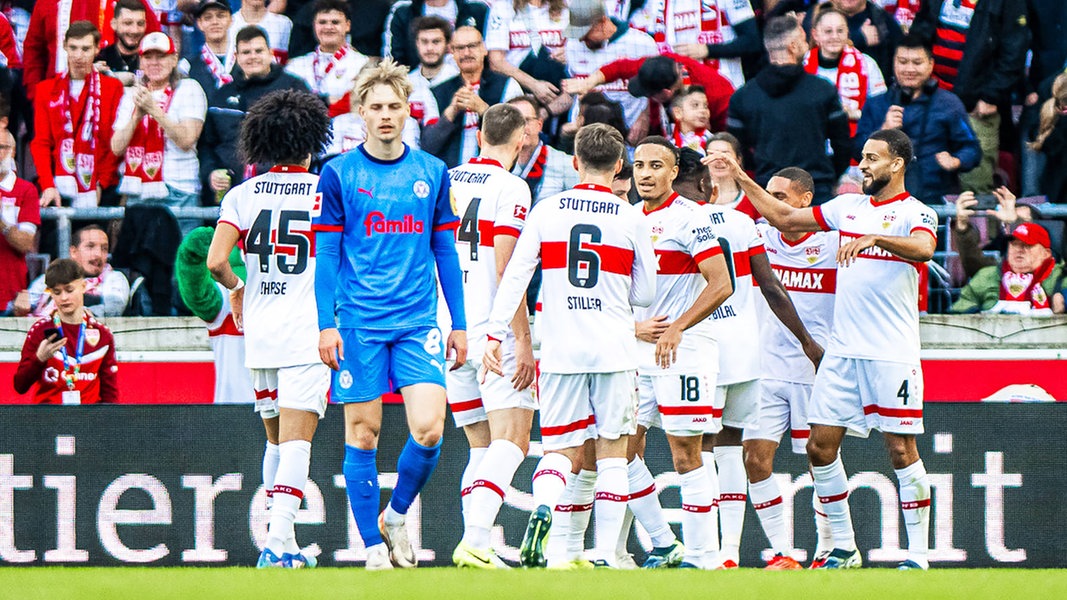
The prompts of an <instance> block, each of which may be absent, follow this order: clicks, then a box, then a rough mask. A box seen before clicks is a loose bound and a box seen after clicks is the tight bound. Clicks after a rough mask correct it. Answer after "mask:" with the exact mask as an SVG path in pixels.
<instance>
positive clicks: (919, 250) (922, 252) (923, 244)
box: [874, 235, 937, 262]
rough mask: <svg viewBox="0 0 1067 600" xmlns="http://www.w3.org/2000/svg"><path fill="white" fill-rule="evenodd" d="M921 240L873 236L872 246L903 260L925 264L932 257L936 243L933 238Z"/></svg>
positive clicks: (927, 237) (928, 237)
mask: <svg viewBox="0 0 1067 600" xmlns="http://www.w3.org/2000/svg"><path fill="white" fill-rule="evenodd" d="M924 237H925V238H926V239H923V238H915V237H901V236H893V235H876V236H874V245H875V246H878V247H879V248H881V249H883V250H886V251H888V252H890V253H892V254H894V255H896V256H899V257H900V258H903V259H904V260H910V261H912V262H926V261H928V260H930V259H931V258H933V257H934V249H935V248H936V246H937V242H936V241H935V240H934V238H933V236H925V235H924Z"/></svg>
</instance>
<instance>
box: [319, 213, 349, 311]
mask: <svg viewBox="0 0 1067 600" xmlns="http://www.w3.org/2000/svg"><path fill="white" fill-rule="evenodd" d="M342 235H343V234H342V233H341V232H340V231H316V232H315V306H316V307H317V309H318V313H319V331H322V330H323V329H333V328H335V327H337V319H336V317H335V316H334V302H335V301H336V295H337V274H338V272H339V271H340V270H341V236H342Z"/></svg>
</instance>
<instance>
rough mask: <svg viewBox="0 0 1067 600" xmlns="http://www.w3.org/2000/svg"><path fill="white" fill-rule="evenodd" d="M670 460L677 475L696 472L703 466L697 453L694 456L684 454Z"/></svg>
mask: <svg viewBox="0 0 1067 600" xmlns="http://www.w3.org/2000/svg"><path fill="white" fill-rule="evenodd" d="M672 458H673V460H674V470H675V471H677V472H678V474H679V475H684V474H686V473H688V472H690V471H696V470H697V469H699V468H700V467H702V466H704V463H703V461H702V459H701V458H700V452H699V451H698V452H697V453H696V456H692V455H688V454H685V455H681V456H673V457H672Z"/></svg>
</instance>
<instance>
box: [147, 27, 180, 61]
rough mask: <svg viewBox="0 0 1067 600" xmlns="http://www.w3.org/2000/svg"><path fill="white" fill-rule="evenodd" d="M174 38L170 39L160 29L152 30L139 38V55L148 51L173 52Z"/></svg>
mask: <svg viewBox="0 0 1067 600" xmlns="http://www.w3.org/2000/svg"><path fill="white" fill-rule="evenodd" d="M177 51H178V50H177V48H175V47H174V40H172V39H170V37H168V36H167V34H165V33H163V32H162V31H153V32H152V33H150V34H148V35H146V36H144V38H142V39H141V56H144V55H145V54H147V53H149V52H162V53H163V54H175V53H177Z"/></svg>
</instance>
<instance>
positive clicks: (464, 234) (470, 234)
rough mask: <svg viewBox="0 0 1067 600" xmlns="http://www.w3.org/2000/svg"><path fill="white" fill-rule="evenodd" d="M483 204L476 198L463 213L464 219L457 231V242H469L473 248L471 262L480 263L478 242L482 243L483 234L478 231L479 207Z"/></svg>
mask: <svg viewBox="0 0 1067 600" xmlns="http://www.w3.org/2000/svg"><path fill="white" fill-rule="evenodd" d="M481 203H482V199H481V198H474V199H472V200H471V203H470V204H468V205H467V210H466V211H464V212H463V219H462V220H461V221H460V222H459V229H458V230H456V240H457V241H460V242H467V244H469V245H470V247H471V262H477V261H478V242H480V241H481V232H480V231H478V206H479V205H480V204H481Z"/></svg>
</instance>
